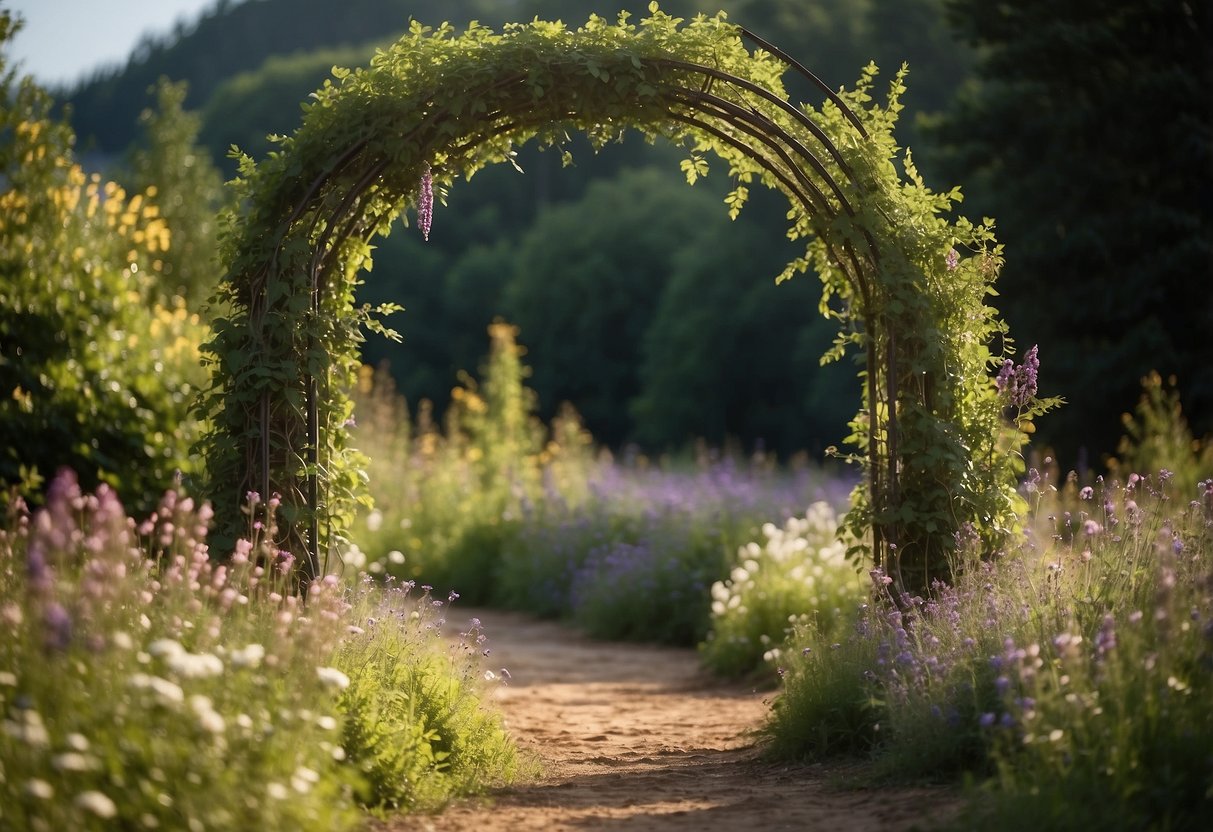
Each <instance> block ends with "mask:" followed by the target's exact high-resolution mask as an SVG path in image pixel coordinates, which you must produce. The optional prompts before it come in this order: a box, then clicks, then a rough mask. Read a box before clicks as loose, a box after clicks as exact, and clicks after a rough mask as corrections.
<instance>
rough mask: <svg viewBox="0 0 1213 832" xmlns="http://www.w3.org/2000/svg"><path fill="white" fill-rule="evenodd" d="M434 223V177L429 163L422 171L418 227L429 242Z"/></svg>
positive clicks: (422, 236) (418, 204) (418, 202)
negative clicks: (431, 227) (431, 226)
mask: <svg viewBox="0 0 1213 832" xmlns="http://www.w3.org/2000/svg"><path fill="white" fill-rule="evenodd" d="M433 222H434V176H433V174H432V173H431V172H430V166H429V164H428V163H427V164H426V166H425V168H424V169H423V170H422V171H421V185H420V188H419V192H418V194H417V225H418V226H420V227H421V239H423V240H425V241H426V242H429V239H430V225H431V224H432V223H433Z"/></svg>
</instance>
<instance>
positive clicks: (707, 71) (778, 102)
mask: <svg viewBox="0 0 1213 832" xmlns="http://www.w3.org/2000/svg"><path fill="white" fill-rule="evenodd" d="M652 63H654V64H656V65H658V66H668V67H672V68H676V69H682V70H685V71H687V72H698V73H701V74H703V75H707V76H708V77H710V78H716V79H717V80H720V81H725V82H726V83H729V84H734V85H736V86H738V87H741V88H742V89H744V90H746V91H747V92H752V93H754V94H755V95H757V96H759V97H760V98H762V99H763V100H765V101H769V102H770V103H772V104H774V105H775V106H776V107H778V108H779V109H781V110H783V111H784V112H785V113H787V114H789V115H790V116H792V117H793V118H794V119H796V120H797V121H798V122H800V124H801V126H802V127H804V128H805V129H806V130H808V131H809V132H810V133H811V134H812V135H813V138H815V139H817V141H819V142H821V145H822V147H824V148H825V149H826V152H827V153H829V154H830V156H831V157H832V158H833V159H834V161H835V162H836V163H837V164H838V167H839V168H841V169H842V172H843V173H845V174H846V175H847V178H848V179H850V180H851V184H852V185H854V186H855V188H856V189H857V190H859V191H861V192H862V190H863V186H862V184H861V183H860V182H859V179H858V177H856V176H855V172H854V171H852V170H851V166H850V165H848V164H847V162H846V160H845V159H843V158H842V152H841V151H840V150H839V149H838V148H837V146H835V144H834V143H833V142H832V141H830V138H829V136H827V135H826V134H825V132H824V131H823V130H822V129H821V128H820V127H818V126H817V125H816V124H814V123H813V120H812V119H810V118H809V117H808V116H807V115H805V114H804V113H802V112H801V111H800V110H798V109H796V108H795V107H793V106H792V105H791V104H790V103H789V102H787V101H785V100H784V99H782V98H780V97H779V96H778V95H775V93H773V92H771V91H770V90H768V89H765V88H763V87H760V86H758V85H757V84H755V83H754V82H753V81H748V80H746V79H745V78H739V77H738V76H736V75H730V74H729V73H727V72H721V71H720V70H718V69H713V68H712V67H708V66H703V65H702V64H693V63H688V62H686V61H678V60H674V59H672V58H661V59H658V60H654V61H652ZM687 89H689V88H687ZM700 91H701V92H706V91H704V90H700ZM772 123H774V122H772ZM861 132H862V131H861ZM865 138H866V135H865ZM810 155H812V154H810ZM814 158H815V157H814ZM819 164H820V163H819Z"/></svg>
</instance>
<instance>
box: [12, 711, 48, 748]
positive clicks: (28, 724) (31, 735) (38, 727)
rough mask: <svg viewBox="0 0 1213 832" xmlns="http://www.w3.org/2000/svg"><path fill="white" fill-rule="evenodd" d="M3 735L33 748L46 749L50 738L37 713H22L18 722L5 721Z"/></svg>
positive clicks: (40, 716)
mask: <svg viewBox="0 0 1213 832" xmlns="http://www.w3.org/2000/svg"><path fill="white" fill-rule="evenodd" d="M4 733H6V734H8V735H9V736H10V737H13V738H14V739H18V740H22V741H23V742H25V743H26V744H27V745H32V746H33V747H35V748H46V747H47V746H48V745H50V744H51V736H50V734H49V733H47V730H46V726H45V725H43V724H42V715H41V714H40V713H38V712H37V711H28V710H27V711H22V712H21V721H20V722H13V721H11V720H5V721H4Z"/></svg>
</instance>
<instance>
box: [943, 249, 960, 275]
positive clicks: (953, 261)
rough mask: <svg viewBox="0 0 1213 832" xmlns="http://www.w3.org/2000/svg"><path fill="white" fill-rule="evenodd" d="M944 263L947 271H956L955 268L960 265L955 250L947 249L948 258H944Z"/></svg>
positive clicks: (958, 256)
mask: <svg viewBox="0 0 1213 832" xmlns="http://www.w3.org/2000/svg"><path fill="white" fill-rule="evenodd" d="M944 262H945V263H946V264H947V267H948V271H950V272H954V271H956V267H957V266H958V265H960V255H959V254H958V253H957V252H956V249H954V248H950V249H948V256H947V257H946V258H944Z"/></svg>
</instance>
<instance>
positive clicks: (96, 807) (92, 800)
mask: <svg viewBox="0 0 1213 832" xmlns="http://www.w3.org/2000/svg"><path fill="white" fill-rule="evenodd" d="M72 802H73V803H74V804H75V806H76V808H77V809H82V810H84V811H85V812H92V813H93V814H94V815H96V816H97V817H99V818H112V817H114V816H115V815H117V814H118V806H117V804H115V803H114V801H112V800H110V799H109V798H108V797H107V796H106V795H104V794H102V793H101V792H98V791H87V792H81V793H80V794H78V795H76V799H75V800H74V801H72Z"/></svg>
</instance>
